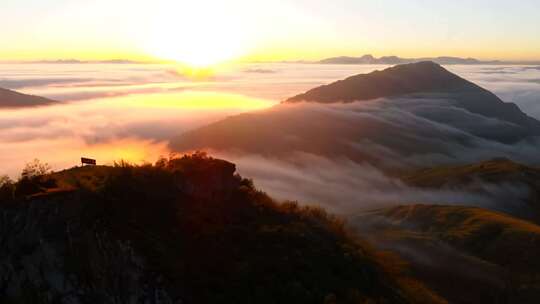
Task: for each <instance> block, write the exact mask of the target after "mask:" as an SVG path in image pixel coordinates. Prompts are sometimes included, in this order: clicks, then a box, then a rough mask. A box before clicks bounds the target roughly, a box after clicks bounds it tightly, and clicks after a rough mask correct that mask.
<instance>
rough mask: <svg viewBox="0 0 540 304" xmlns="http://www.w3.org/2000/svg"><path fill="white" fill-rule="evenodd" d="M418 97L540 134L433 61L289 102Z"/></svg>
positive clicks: (534, 124) (533, 124) (512, 108)
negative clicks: (429, 96) (439, 99)
mask: <svg viewBox="0 0 540 304" xmlns="http://www.w3.org/2000/svg"><path fill="white" fill-rule="evenodd" d="M415 93H433V94H450V95H454V96H455V98H454V100H455V101H456V102H457V105H458V106H459V107H462V108H464V109H465V110H467V111H469V112H471V113H475V114H480V115H483V116H486V117H491V118H497V119H500V120H504V121H508V122H512V123H514V124H518V125H522V126H523V127H525V128H533V129H534V134H540V123H539V122H538V121H536V120H534V119H533V118H531V117H529V116H527V115H526V114H525V113H523V112H521V111H520V110H519V108H518V107H517V106H516V105H515V104H513V103H505V102H503V101H502V100H500V99H499V98H498V97H497V96H496V95H495V94H493V93H491V92H489V91H487V90H485V89H483V88H481V87H479V86H478V85H476V84H474V83H472V82H469V81H467V80H465V79H463V78H461V77H459V76H457V75H455V74H453V73H451V72H449V71H447V70H446V69H444V68H443V67H442V66H440V65H438V64H436V63H434V62H431V61H424V62H418V63H410V64H403V65H397V66H394V67H390V68H387V69H385V70H383V71H374V72H372V73H369V74H360V75H355V76H352V77H349V78H347V79H344V80H339V81H337V82H334V83H331V84H328V85H324V86H320V87H317V88H314V89H311V90H309V91H307V92H306V93H303V94H300V95H297V96H294V97H291V98H289V99H287V100H286V102H299V101H308V102H321V103H334V102H353V101H361V100H370V99H376V98H381V97H393V96H402V95H409V94H415Z"/></svg>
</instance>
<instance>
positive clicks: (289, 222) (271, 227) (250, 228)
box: [3, 155, 444, 303]
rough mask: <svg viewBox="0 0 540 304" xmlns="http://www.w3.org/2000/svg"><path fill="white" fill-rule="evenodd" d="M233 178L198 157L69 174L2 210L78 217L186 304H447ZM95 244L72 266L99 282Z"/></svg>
mask: <svg viewBox="0 0 540 304" xmlns="http://www.w3.org/2000/svg"><path fill="white" fill-rule="evenodd" d="M233 173H234V165H233V164H230V163H228V162H225V161H221V160H216V159H211V158H208V157H205V156H201V155H194V156H187V157H183V158H181V159H174V160H169V161H164V162H161V163H160V164H158V165H156V166H143V167H132V166H120V167H85V168H73V169H70V170H66V171H63V172H59V173H55V174H52V175H50V176H47V177H46V178H53V179H55V180H56V184H57V187H56V188H55V189H48V190H43V191H40V193H31V195H30V196H26V199H24V198H22V197H16V198H15V200H14V201H12V200H7V199H4V200H3V202H4V205H3V209H4V210H5V209H10V210H11V211H12V212H17V210H18V209H17V208H24V205H25V204H36V203H37V204H39V205H40V206H42V207H44V206H45V207H46V206H48V205H51V206H54V208H56V209H54V210H55V211H54V212H56V213H58V212H60V214H62V212H63V210H64V209H65V210H71V211H69V212H74V211H73V210H79V211H77V212H76V213H75V214H71V215H70V218H71V219H72V218H73V217H75V218H77V219H78V221H80V222H82V223H87V224H85V226H83V228H82V229H85V228H84V227H88V228H89V227H97V228H95V229H98V230H100V231H101V230H104V231H106V235H108V236H110V237H112V238H113V239H117V240H123V241H128V242H129V243H130V244H133V246H134V249H135V251H136V252H137V253H139V254H140V255H142V256H143V257H144V260H145V264H146V268H147V270H148V271H150V272H152V273H158V274H160V275H161V276H162V277H163V278H164V282H165V285H166V290H167V291H168V292H169V293H170V294H173V295H175V296H176V297H180V298H181V299H183V300H184V301H185V302H186V303H408V302H409V303H444V300H441V299H440V298H438V297H437V296H435V295H434V294H432V293H431V292H430V291H429V290H427V289H426V288H424V287H423V285H422V284H420V283H418V282H416V281H414V280H412V279H408V278H406V277H404V276H403V275H401V274H399V273H398V272H399V270H398V269H396V268H397V267H394V266H395V265H398V264H399V262H397V261H396V260H395V259H393V258H392V257H390V258H389V257H384V258H382V257H381V256H379V255H378V254H377V253H375V252H374V251H372V250H371V249H370V248H369V246H368V245H367V244H365V243H363V242H362V241H359V240H357V239H355V238H353V237H352V236H351V235H349V234H348V233H347V232H346V231H345V230H344V228H343V225H342V223H341V222H340V221H339V220H337V219H335V218H333V217H332V216H329V215H328V214H326V213H325V212H324V211H322V210H320V209H312V208H302V207H298V206H297V205H296V204H294V203H283V204H278V203H276V202H274V201H273V200H272V199H271V198H269V197H268V196H267V195H266V194H264V193H262V192H259V191H257V190H256V189H254V187H253V185H252V184H251V182H250V181H248V180H244V179H242V178H241V177H239V176H237V175H233ZM16 193H17V192H16ZM19 195H21V194H19ZM62 197H65V199H62ZM10 201H11V203H10ZM64 201H66V202H68V203H65V202H64ZM13 203H15V204H13ZM58 206H60V207H58ZM70 206H71V207H70ZM73 206H76V208H74V207H73ZM12 208H15V209H12ZM51 208H53V207H51ZM58 208H59V209H58ZM56 210H59V211H56ZM66 212H67V211H66ZM56 213H54V214H56ZM59 218H61V217H60V216H59ZM56 222H57V223H55V224H54V226H55V227H56V228H55V229H56V231H60V232H59V233H60V235H62V228H61V227H63V223H62V222H61V221H56ZM96 223H99V224H96ZM43 229H45V227H44V228H43ZM96 233H97V232H96ZM91 234H92V235H93V234H94V232H92V233H91ZM88 244H89V243H88V242H85V241H84V240H83V241H81V243H80V246H76V247H75V249H73V250H74V251H69V252H68V254H67V255H66V257H65V263H66V265H67V269H68V270H69V271H70V272H73V273H75V274H77V275H78V276H81V277H84V278H85V280H89V281H92V280H96V279H97V277H96V276H95V274H93V272H92V270H91V269H88V268H85V267H83V266H84V265H92V263H93V261H92V256H90V252H93V251H94V249H93V248H86V247H88V246H89V245H88ZM383 264H384V265H383ZM391 272H392V273H391ZM370 301H371V302H370Z"/></svg>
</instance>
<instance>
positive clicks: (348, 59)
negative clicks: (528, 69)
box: [317, 54, 528, 65]
mask: <svg viewBox="0 0 540 304" xmlns="http://www.w3.org/2000/svg"><path fill="white" fill-rule="evenodd" d="M421 61H433V62H436V63H438V64H447V65H454V64H466V65H473V64H503V63H505V62H504V61H499V60H488V61H483V60H478V59H476V58H470V57H468V58H461V57H452V56H439V57H422V58H402V57H398V56H382V57H380V58H376V57H374V56H373V55H371V54H367V55H363V56H360V57H353V56H337V57H330V58H325V59H322V60H320V61H318V62H317V63H321V64H392V65H393V64H405V63H414V62H421ZM527 64H528V63H527Z"/></svg>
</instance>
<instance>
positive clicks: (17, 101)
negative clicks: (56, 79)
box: [0, 88, 56, 109]
mask: <svg viewBox="0 0 540 304" xmlns="http://www.w3.org/2000/svg"><path fill="white" fill-rule="evenodd" d="M53 103H56V101H54V100H51V99H47V98H44V97H39V96H33V95H26V94H22V93H18V92H15V91H11V90H6V89H2V88H0V109H1V108H23V107H35V106H44V105H50V104H53Z"/></svg>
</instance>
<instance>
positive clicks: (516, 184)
mask: <svg viewBox="0 0 540 304" xmlns="http://www.w3.org/2000/svg"><path fill="white" fill-rule="evenodd" d="M401 179H402V180H403V181H404V182H406V183H407V184H409V185H411V186H414V187H420V188H426V189H461V190H468V191H471V192H477V193H485V192H486V190H487V189H486V188H488V187H486V185H498V186H499V187H503V186H505V187H507V188H508V190H509V191H517V190H518V189H526V190H527V192H528V193H527V195H526V197H525V198H526V200H524V201H521V202H515V201H508V202H506V203H505V204H504V205H502V206H500V208H501V210H504V211H505V212H508V213H511V214H512V215H514V216H517V217H521V218H524V219H528V220H532V221H535V222H536V223H540V169H539V168H536V167H531V166H527V165H523V164H519V163H517V162H514V161H512V160H509V159H505V158H498V159H492V160H488V161H483V162H479V163H474V164H468V165H460V166H439V167H433V168H427V169H422V170H418V171H415V172H411V173H407V174H405V175H403V176H402V177H401Z"/></svg>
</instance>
